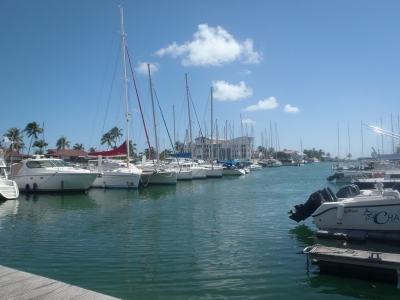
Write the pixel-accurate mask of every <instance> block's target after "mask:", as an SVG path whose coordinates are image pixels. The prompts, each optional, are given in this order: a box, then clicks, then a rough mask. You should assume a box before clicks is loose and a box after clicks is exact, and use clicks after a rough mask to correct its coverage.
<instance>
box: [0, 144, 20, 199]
mask: <svg viewBox="0 0 400 300" xmlns="http://www.w3.org/2000/svg"><path fill="white" fill-rule="evenodd" d="M18 196H19V189H18V185H17V183H16V182H15V181H14V180H11V179H9V178H8V173H7V166H6V163H5V161H4V152H3V150H2V149H0V198H2V199H7V200H9V199H16V198H18Z"/></svg>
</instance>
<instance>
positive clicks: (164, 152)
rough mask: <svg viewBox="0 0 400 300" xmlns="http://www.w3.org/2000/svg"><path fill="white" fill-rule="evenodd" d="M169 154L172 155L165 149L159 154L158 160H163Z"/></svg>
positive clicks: (170, 151)
mask: <svg viewBox="0 0 400 300" xmlns="http://www.w3.org/2000/svg"><path fill="white" fill-rule="evenodd" d="M171 153H172V150H171V149H165V150H164V151H163V152H161V154H160V158H162V159H165V158H167V157H168V156H169V155H170V154H171Z"/></svg>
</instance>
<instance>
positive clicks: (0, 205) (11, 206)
mask: <svg viewBox="0 0 400 300" xmlns="http://www.w3.org/2000/svg"><path fill="white" fill-rule="evenodd" d="M18 206H19V201H18V200H5V201H1V202H0V229H2V227H1V223H2V222H3V220H5V219H6V217H7V216H9V215H16V214H17V213H18Z"/></svg>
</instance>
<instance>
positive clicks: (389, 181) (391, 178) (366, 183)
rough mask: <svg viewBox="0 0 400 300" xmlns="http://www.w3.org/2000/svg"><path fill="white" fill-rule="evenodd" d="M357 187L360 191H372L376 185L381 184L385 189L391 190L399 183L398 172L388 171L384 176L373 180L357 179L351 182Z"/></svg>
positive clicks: (399, 173)
mask: <svg viewBox="0 0 400 300" xmlns="http://www.w3.org/2000/svg"><path fill="white" fill-rule="evenodd" d="M351 183H352V184H355V185H357V186H358V187H359V189H360V190H367V189H373V188H374V186H375V184H376V183H382V184H383V186H384V187H385V188H391V187H393V186H394V185H395V184H397V183H400V170H388V171H386V173H385V175H384V176H379V177H375V178H357V179H353V180H352V181H351Z"/></svg>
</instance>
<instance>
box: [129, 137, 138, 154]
mask: <svg viewBox="0 0 400 300" xmlns="http://www.w3.org/2000/svg"><path fill="white" fill-rule="evenodd" d="M135 151H136V144H133V143H132V141H131V140H129V157H135V156H136V152H135Z"/></svg>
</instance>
